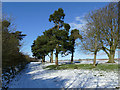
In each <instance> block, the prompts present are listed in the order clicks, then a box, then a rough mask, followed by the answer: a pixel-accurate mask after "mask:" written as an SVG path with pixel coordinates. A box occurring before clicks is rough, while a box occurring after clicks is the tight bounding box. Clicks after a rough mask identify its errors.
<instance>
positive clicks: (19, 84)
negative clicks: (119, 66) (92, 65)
mask: <svg viewBox="0 0 120 90" xmlns="http://www.w3.org/2000/svg"><path fill="white" fill-rule="evenodd" d="M53 64H54V63H53ZM47 65H51V64H49V63H48V64H45V65H42V64H41V63H40V62H31V63H30V64H28V65H27V66H26V68H25V69H24V70H23V71H21V72H20V73H19V74H18V75H17V76H16V77H15V78H14V79H13V81H12V82H10V83H9V85H8V86H9V88H115V87H116V86H117V85H118V72H117V71H111V72H106V71H93V70H92V71H90V70H80V69H79V70H77V69H74V70H47V69H43V68H44V67H45V66H47Z"/></svg>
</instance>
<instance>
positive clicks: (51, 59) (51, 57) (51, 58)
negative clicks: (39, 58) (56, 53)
mask: <svg viewBox="0 0 120 90" xmlns="http://www.w3.org/2000/svg"><path fill="white" fill-rule="evenodd" d="M50 63H53V51H52V52H51V55H50Z"/></svg>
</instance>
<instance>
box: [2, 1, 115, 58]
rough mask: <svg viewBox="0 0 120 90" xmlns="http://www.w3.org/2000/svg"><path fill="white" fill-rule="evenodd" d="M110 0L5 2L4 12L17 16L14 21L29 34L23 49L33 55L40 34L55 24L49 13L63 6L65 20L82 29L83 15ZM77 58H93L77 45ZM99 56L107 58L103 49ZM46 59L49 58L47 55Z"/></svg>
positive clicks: (73, 26)
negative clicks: (35, 42) (90, 0)
mask: <svg viewBox="0 0 120 90" xmlns="http://www.w3.org/2000/svg"><path fill="white" fill-rule="evenodd" d="M107 4H108V2H101V3H100V2H75V3H73V2H71V3H69V2H57V3H55V2H17V3H15V2H4V3H3V4H2V6H3V9H2V10H3V13H4V14H7V15H8V16H9V15H10V16H13V17H14V18H15V20H14V22H15V25H16V26H17V30H18V31H22V32H23V33H24V34H27V36H26V37H25V38H24V40H23V42H24V46H23V47H22V49H21V51H22V52H24V53H27V54H29V55H30V56H32V52H31V45H32V43H33V41H34V40H35V39H36V38H37V36H38V35H42V32H44V31H45V30H48V29H49V28H51V27H53V26H54V24H53V23H52V22H49V15H50V14H52V13H53V12H54V11H55V10H57V9H58V8H63V9H64V13H65V19H64V21H65V22H66V23H69V24H70V25H71V29H74V28H77V29H79V30H81V26H82V25H84V23H85V22H84V20H83V16H84V15H86V14H87V13H89V12H90V11H93V10H95V9H99V8H101V7H104V6H105V5H107ZM76 48H77V49H76V50H75V54H74V55H75V56H74V58H75V59H80V58H81V59H82V58H93V56H92V55H87V54H85V53H83V52H82V51H81V50H80V48H79V47H76ZM70 57H71V55H68V56H66V57H61V55H59V60H61V59H62V60H63V59H70ZM116 57H117V54H116ZM97 58H107V56H106V54H104V53H103V52H102V51H101V52H99V56H97ZM46 59H49V58H48V57H46Z"/></svg>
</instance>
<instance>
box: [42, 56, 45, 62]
mask: <svg viewBox="0 0 120 90" xmlns="http://www.w3.org/2000/svg"><path fill="white" fill-rule="evenodd" d="M44 62H45V55H44V56H42V63H44Z"/></svg>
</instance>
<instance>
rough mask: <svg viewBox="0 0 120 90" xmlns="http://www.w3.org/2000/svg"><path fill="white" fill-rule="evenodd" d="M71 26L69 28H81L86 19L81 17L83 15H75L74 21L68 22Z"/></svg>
mask: <svg viewBox="0 0 120 90" xmlns="http://www.w3.org/2000/svg"><path fill="white" fill-rule="evenodd" d="M69 24H70V26H71V29H79V30H80V29H81V28H82V27H83V26H84V25H85V24H86V21H85V20H84V19H83V17H80V16H77V17H75V21H74V22H71V23H69Z"/></svg>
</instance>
